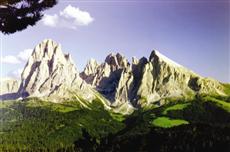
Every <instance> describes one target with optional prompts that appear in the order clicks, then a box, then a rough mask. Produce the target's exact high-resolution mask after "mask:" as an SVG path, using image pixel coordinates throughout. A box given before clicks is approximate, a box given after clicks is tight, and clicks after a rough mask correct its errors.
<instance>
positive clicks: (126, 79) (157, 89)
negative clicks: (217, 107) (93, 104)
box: [83, 50, 223, 107]
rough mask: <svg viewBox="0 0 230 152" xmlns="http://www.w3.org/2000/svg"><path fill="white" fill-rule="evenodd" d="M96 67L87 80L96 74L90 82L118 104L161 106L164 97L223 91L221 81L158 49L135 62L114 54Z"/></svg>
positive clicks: (113, 104)
mask: <svg viewBox="0 0 230 152" xmlns="http://www.w3.org/2000/svg"><path fill="white" fill-rule="evenodd" d="M94 68H95V69H96V70H94V71H91V73H90V74H85V78H83V79H86V80H87V77H88V76H89V75H90V76H92V79H91V81H90V82H88V83H90V84H91V85H92V86H94V87H95V88H96V89H97V90H98V91H100V92H101V93H102V94H104V95H105V96H106V97H107V98H108V99H109V100H110V101H111V102H112V106H115V107H119V106H121V105H124V104H127V103H131V104H132V105H133V106H148V105H151V104H157V105H161V104H164V99H166V98H171V97H185V98H189V97H192V96H195V95H196V94H206V93H207V94H209V93H212V94H223V91H222V90H223V88H222V85H221V84H220V83H219V82H218V81H216V80H213V79H210V78H203V77H201V76H199V75H198V74H196V73H194V72H192V71H190V70H188V69H187V68H185V67H183V66H181V65H179V64H178V63H175V62H174V61H172V60H170V59H169V58H167V57H165V56H164V55H162V54H160V53H159V52H158V51H155V50H154V51H152V53H151V55H150V57H149V59H146V58H144V57H143V58H141V59H140V60H138V59H136V58H133V59H132V64H130V63H129V62H128V61H127V59H126V58H125V57H124V56H122V55H120V54H117V55H112V54H110V55H109V56H108V57H107V58H106V59H105V62H104V63H102V64H101V65H99V66H98V64H97V65H96V66H94ZM83 73H87V72H83Z"/></svg>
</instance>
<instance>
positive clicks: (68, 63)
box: [18, 39, 85, 99]
mask: <svg viewBox="0 0 230 152" xmlns="http://www.w3.org/2000/svg"><path fill="white" fill-rule="evenodd" d="M84 86H85V82H84V81H83V80H82V79H81V78H80V76H79V73H78V71H77V69H76V67H75V65H74V62H73V60H72V58H71V56H70V54H64V53H63V52H62V49H61V45H60V44H58V43H56V42H54V41H53V40H51V39H46V40H44V41H42V42H41V43H40V44H38V45H37V46H36V47H35V49H34V51H33V53H32V55H31V56H30V58H29V60H28V62H27V64H26V66H25V68H24V70H23V72H22V75H21V84H20V88H19V90H18V93H19V94H20V96H22V97H27V96H29V97H50V98H51V97H52V98H57V99H58V98H64V97H66V98H68V97H69V90H74V91H77V90H84V89H83V88H84Z"/></svg>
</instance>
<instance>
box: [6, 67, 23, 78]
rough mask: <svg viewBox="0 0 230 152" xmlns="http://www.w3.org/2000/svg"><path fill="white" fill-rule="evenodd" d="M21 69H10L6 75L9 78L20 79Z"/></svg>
mask: <svg viewBox="0 0 230 152" xmlns="http://www.w3.org/2000/svg"><path fill="white" fill-rule="evenodd" d="M22 71H23V69H17V70H15V71H10V72H9V73H8V74H7V76H8V77H10V78H15V79H20V78H21V73H22Z"/></svg>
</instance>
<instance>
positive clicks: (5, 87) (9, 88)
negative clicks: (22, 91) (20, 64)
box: [0, 78, 20, 95]
mask: <svg viewBox="0 0 230 152" xmlns="http://www.w3.org/2000/svg"><path fill="white" fill-rule="evenodd" d="M19 85H20V81H19V80H17V79H13V78H2V79H1V80H0V86H1V90H0V95H3V94H7V93H8V94H10V93H16V92H17V91H18V89H19Z"/></svg>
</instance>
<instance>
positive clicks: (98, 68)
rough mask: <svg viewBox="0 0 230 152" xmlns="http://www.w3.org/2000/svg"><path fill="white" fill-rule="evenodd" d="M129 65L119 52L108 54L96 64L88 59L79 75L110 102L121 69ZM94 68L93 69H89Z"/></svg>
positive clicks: (112, 100)
mask: <svg viewBox="0 0 230 152" xmlns="http://www.w3.org/2000/svg"><path fill="white" fill-rule="evenodd" d="M127 67H129V63H128V60H127V59H126V58H125V57H124V56H122V55H121V54H119V53H117V54H113V53H111V54H109V55H108V56H107V57H106V59H105V62H104V63H102V64H98V63H97V62H95V61H94V60H90V61H89V62H88V64H87V65H86V68H85V69H84V71H83V72H82V73H81V77H82V78H83V79H84V80H85V81H86V82H87V83H88V84H90V85H92V86H93V87H95V88H96V89H97V90H98V91H99V92H101V93H102V94H103V95H105V96H106V97H107V98H108V99H109V100H110V101H111V102H114V101H115V96H116V88H117V87H118V82H119V80H120V78H121V75H122V71H123V69H125V68H127ZM89 69H94V70H89Z"/></svg>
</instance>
